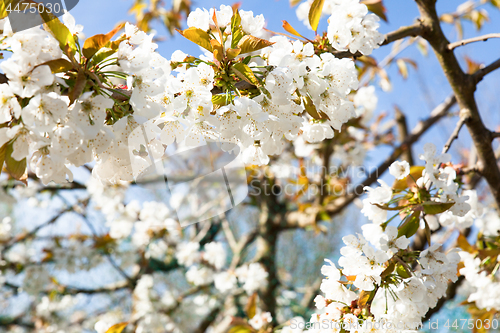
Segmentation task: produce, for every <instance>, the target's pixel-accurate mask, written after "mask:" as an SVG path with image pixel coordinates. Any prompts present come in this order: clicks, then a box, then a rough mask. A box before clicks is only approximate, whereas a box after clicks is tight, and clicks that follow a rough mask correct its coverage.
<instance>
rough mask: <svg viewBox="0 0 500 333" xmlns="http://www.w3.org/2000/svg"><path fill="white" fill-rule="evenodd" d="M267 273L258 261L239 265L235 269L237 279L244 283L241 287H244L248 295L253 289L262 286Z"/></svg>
mask: <svg viewBox="0 0 500 333" xmlns="http://www.w3.org/2000/svg"><path fill="white" fill-rule="evenodd" d="M268 275H269V274H268V273H267V272H266V270H265V269H264V268H263V267H262V265H261V264H259V263H251V264H250V265H245V266H241V267H238V268H237V269H236V276H237V277H238V281H239V282H240V283H244V285H243V289H245V291H246V292H247V294H248V295H251V294H252V293H253V292H254V291H257V290H258V289H259V288H260V287H262V286H263V285H264V283H265V282H266V279H267V277H268Z"/></svg>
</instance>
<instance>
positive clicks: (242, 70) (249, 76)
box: [231, 62, 261, 87]
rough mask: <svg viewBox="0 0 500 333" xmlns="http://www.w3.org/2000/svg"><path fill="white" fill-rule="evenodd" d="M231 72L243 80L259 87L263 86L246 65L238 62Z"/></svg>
mask: <svg viewBox="0 0 500 333" xmlns="http://www.w3.org/2000/svg"><path fill="white" fill-rule="evenodd" d="M231 70H232V71H233V72H234V73H235V74H236V75H237V76H238V77H239V78H240V79H242V80H245V81H246V82H248V83H250V84H253V85H254V86H256V87H259V86H260V85H261V84H260V82H259V80H257V78H256V77H255V74H254V73H253V72H252V69H250V67H248V66H247V65H245V64H244V63H241V62H238V63H236V64H234V65H233V66H232V67H231Z"/></svg>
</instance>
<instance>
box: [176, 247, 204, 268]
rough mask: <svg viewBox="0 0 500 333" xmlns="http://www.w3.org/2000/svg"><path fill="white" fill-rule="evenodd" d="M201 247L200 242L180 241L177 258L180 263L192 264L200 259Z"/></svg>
mask: <svg viewBox="0 0 500 333" xmlns="http://www.w3.org/2000/svg"><path fill="white" fill-rule="evenodd" d="M199 249H200V243H198V242H188V243H180V244H179V245H177V252H176V254H175V257H176V258H177V261H178V262H179V264H181V265H184V266H191V265H192V264H194V263H195V262H197V261H198V260H199V257H200V253H199V252H198V250H199Z"/></svg>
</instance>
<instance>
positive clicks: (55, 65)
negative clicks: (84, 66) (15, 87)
mask: <svg viewBox="0 0 500 333" xmlns="http://www.w3.org/2000/svg"><path fill="white" fill-rule="evenodd" d="M43 65H47V66H49V67H50V70H51V71H52V74H56V73H62V72H67V71H69V70H70V69H72V68H73V64H72V63H71V62H69V61H68V60H66V59H56V60H49V61H47V62H44V63H43V64H40V65H38V66H43ZM38 66H37V67H38Z"/></svg>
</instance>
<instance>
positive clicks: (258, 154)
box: [242, 145, 269, 165]
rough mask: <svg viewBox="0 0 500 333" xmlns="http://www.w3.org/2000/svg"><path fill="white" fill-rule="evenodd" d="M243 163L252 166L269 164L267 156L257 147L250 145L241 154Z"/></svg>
mask: <svg viewBox="0 0 500 333" xmlns="http://www.w3.org/2000/svg"><path fill="white" fill-rule="evenodd" d="M242 159H243V162H244V163H246V164H252V165H267V164H268V163H269V156H267V155H266V154H265V153H264V152H263V151H262V147H261V146H260V145H259V146H257V145H251V146H249V147H248V148H246V149H245V150H244V151H243V153H242Z"/></svg>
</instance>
